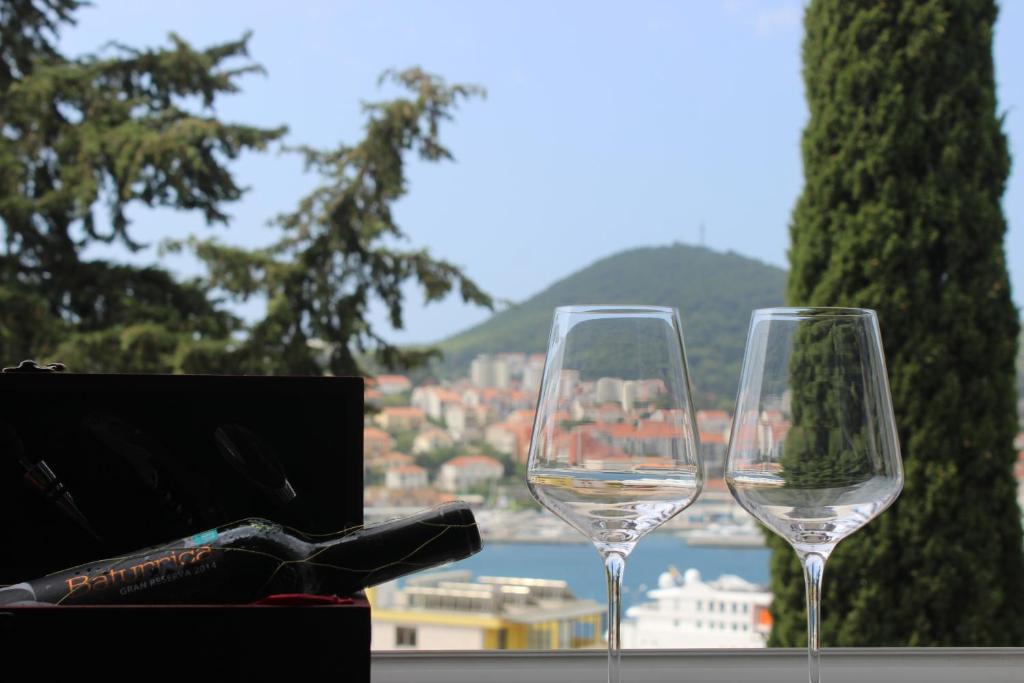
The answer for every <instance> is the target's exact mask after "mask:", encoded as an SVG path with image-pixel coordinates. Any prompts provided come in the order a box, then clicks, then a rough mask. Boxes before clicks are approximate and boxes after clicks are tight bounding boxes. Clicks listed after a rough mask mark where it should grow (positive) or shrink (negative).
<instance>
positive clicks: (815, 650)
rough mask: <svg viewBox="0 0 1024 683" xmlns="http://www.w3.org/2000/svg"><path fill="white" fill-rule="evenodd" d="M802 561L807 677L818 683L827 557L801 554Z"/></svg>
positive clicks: (815, 554) (811, 682) (811, 681)
mask: <svg viewBox="0 0 1024 683" xmlns="http://www.w3.org/2000/svg"><path fill="white" fill-rule="evenodd" d="M800 560H801V562H802V563H803V565H804V583H806V584H807V676H808V680H809V681H810V683H818V682H819V680H820V676H821V661H820V660H821V631H820V621H821V620H820V616H821V575H822V574H823V573H824V571H825V557H824V556H823V555H819V554H818V553H801V554H800Z"/></svg>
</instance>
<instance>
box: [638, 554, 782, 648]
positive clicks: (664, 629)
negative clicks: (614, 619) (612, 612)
mask: <svg viewBox="0 0 1024 683" xmlns="http://www.w3.org/2000/svg"><path fill="white" fill-rule="evenodd" d="M647 597H648V598H650V600H651V601H650V602H644V603H641V604H639V605H634V606H633V607H630V608H629V609H628V610H626V614H625V618H624V619H623V620H622V631H621V633H622V646H623V647H625V648H641V649H642V648H652V649H662V648H669V649H676V648H720V647H725V648H759V647H764V646H765V643H766V642H767V640H768V632H769V631H771V626H772V619H771V615H770V614H769V612H768V606H769V605H770V604H771V601H772V594H771V593H770V592H768V590H767V589H766V588H764V587H762V586H758V585H757V584H753V583H751V582H749V581H746V580H745V579H742V578H740V577H738V576H734V575H732V574H724V575H722V576H720V577H719V578H718V579H716V580H714V581H708V582H704V581H702V580H701V576H700V572H699V571H697V570H696V569H688V570H687V571H686V574H685V575H683V576H682V577H680V575H679V572H678V571H677V570H676V569H675V567H669V570H668V571H666V572H664V573H663V574H662V575H661V576H660V577H659V578H658V587H657V588H656V589H654V590H652V591H648V593H647Z"/></svg>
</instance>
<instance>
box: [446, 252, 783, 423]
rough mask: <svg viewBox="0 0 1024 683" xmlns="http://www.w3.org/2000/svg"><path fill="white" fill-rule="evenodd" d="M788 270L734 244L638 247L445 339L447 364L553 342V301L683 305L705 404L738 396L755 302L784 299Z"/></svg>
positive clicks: (463, 364) (534, 349) (460, 366)
mask: <svg viewBox="0 0 1024 683" xmlns="http://www.w3.org/2000/svg"><path fill="white" fill-rule="evenodd" d="M785 286H786V271H784V270H782V269H781V268H776V267H774V266H769V265H767V264H764V263H761V262H760V261H755V260H753V259H749V258H746V257H743V256H740V255H738V254H735V253H733V252H729V253H724V254H723V253H720V252H715V251H712V250H710V249H706V248H704V247H691V246H686V245H682V244H674V245H671V246H667V247H648V248H640V249H631V250H629V251H623V252H620V253H618V254H614V255H612V256H609V257H607V258H604V259H602V260H600V261H597V262H596V263H594V264H592V265H590V266H588V267H587V268H584V269H583V270H580V271H578V272H576V273H573V274H572V275H570V276H568V277H566V278H565V279H563V280H560V281H558V282H556V283H555V284H553V285H551V286H550V287H548V288H547V289H545V290H544V291H542V292H540V293H539V294H537V295H535V296H533V297H531V298H530V299H528V300H527V301H524V302H522V303H521V304H518V305H515V306H513V307H511V308H509V309H507V310H504V311H502V312H500V313H498V314H496V315H494V316H492V317H491V318H490V319H488V320H487V321H485V322H483V323H481V324H479V325H477V326H476V327H473V328H470V329H469V330H466V331H465V332H462V333H459V334H457V335H455V336H453V337H450V338H449V339H447V340H445V341H443V342H441V343H440V344H439V345H438V346H439V348H440V349H441V350H442V351H443V352H444V355H445V358H444V361H443V364H442V369H444V370H447V371H448V372H452V371H455V370H460V371H463V372H464V371H465V369H466V368H468V367H469V363H470V361H472V359H473V357H474V356H476V355H477V354H480V353H496V352H502V351H525V352H528V353H539V352H543V351H545V349H546V347H547V340H548V333H549V331H550V327H551V316H552V309H554V308H555V307H556V306H564V305H569V304H598V303H600V304H650V305H657V306H675V307H676V308H678V309H679V313H680V316H681V319H682V323H683V338H684V340H685V343H686V355H687V358H688V360H689V363H690V370H691V374H692V381H693V384H694V390H695V391H696V392H697V393H698V394H699V395H700V401H699V403H698V406H699V407H709V406H710V405H711V404H731V402H732V400H733V399H734V398H735V395H736V386H737V382H738V381H739V369H740V362H741V360H742V357H743V346H744V343H745V341H746V336H747V326H748V324H749V322H750V312H751V311H752V310H753V309H755V308H763V307H766V306H779V305H781V304H782V302H783V295H784V290H785Z"/></svg>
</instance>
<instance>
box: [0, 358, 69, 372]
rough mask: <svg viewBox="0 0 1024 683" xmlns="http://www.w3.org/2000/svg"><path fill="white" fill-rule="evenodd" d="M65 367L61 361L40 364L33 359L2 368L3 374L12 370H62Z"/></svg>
mask: <svg viewBox="0 0 1024 683" xmlns="http://www.w3.org/2000/svg"><path fill="white" fill-rule="evenodd" d="M66 369H67V367H66V366H65V365H64V364H63V363H48V364H47V365H40V364H39V363H37V362H35V361H34V360H23V361H21V362H20V363H18V364H17V365H15V366H11V367H7V368H4V369H3V371H2V372H3V373H4V374H8V373H12V372H64V370H66Z"/></svg>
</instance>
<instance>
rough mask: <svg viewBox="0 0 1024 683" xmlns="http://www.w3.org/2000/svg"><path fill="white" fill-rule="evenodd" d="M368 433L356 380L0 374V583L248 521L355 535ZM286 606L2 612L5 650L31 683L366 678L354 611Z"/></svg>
mask: <svg viewBox="0 0 1024 683" xmlns="http://www.w3.org/2000/svg"><path fill="white" fill-rule="evenodd" d="M362 420H363V382H362V380H361V379H359V378H326V377H214V376H160V375H85V374H81V375H80V374H64V373H53V374H47V373H24V374H22V373H11V374H3V375H0V584H7V583H16V582H19V581H23V580H27V579H32V578H36V577H38V576H41V575H43V574H46V573H48V572H52V571H58V570H61V569H64V568H66V567H70V566H73V565H76V564H79V563H82V562H86V561H90V560H95V559H98V558H103V557H114V556H117V555H118V554H120V553H125V552H130V551H134V550H138V549H140V548H144V547H147V546H151V545H156V544H160V543H164V542H168V541H172V540H175V539H177V538H184V537H186V536H188V535H191V534H197V533H200V532H202V531H204V530H206V529H211V528H214V527H217V526H221V525H224V524H227V523H230V522H233V521H236V520H239V519H243V518H246V517H264V518H267V519H271V520H274V521H277V522H280V523H282V524H285V525H287V526H290V527H294V528H297V529H301V530H303V531H306V532H309V533H314V534H326V533H331V532H335V531H338V530H342V529H346V528H351V527H353V526H356V525H359V524H361V523H362V510H363V469H362ZM291 602H292V603H293V604H289V605H281V604H276V605H217V606H201V605H195V606H192V605H190V606H144V607H141V606H140V607H127V606H124V607H120V606H119V607H111V606H104V607H99V606H77V607H71V606H66V607H65V606H61V607H52V608H39V607H23V608H12V607H5V608H0V650H2V651H3V652H4V653H5V655H6V656H7V661H8V662H9V663H10V662H17V661H20V662H23V663H25V664H26V665H27V666H29V667H31V668H32V669H33V670H34V671H35V673H34V674H32V675H31V676H29V677H26V680H28V679H29V678H32V679H34V680H51V679H53V680H59V679H61V678H62V676H63V675H65V674H70V673H71V672H73V673H74V674H76V675H82V674H88V673H100V674H103V675H104V676H105V677H108V678H109V677H113V678H115V679H120V678H122V677H127V676H129V675H134V674H151V673H157V670H160V669H167V673H168V674H170V672H171V669H174V668H177V669H180V670H181V671H183V672H184V671H191V672H193V675H192V676H190V677H194V676H195V675H198V676H199V679H200V680H205V676H204V675H202V674H203V673H204V672H205V673H211V672H218V673H221V674H234V675H249V674H265V673H268V672H275V673H290V674H293V675H294V676H295V677H300V676H303V675H306V674H323V673H327V674H331V675H333V676H335V677H336V678H338V680H353V681H359V680H368V679H369V638H370V620H369V606H368V605H367V603H366V602H365V599H364V598H363V597H362V596H361V595H357V596H354V599H352V600H342V601H337V602H336V604H317V602H316V601H315V600H310V601H308V602H309V604H303V603H304V602H307V601H303V600H302V599H301V598H298V599H293V600H292V601H291ZM19 668H20V667H19ZM7 671H11V669H9V668H8V669H7ZM58 674H60V675H58ZM339 674H340V677H339ZM12 680H13V679H12Z"/></svg>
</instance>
